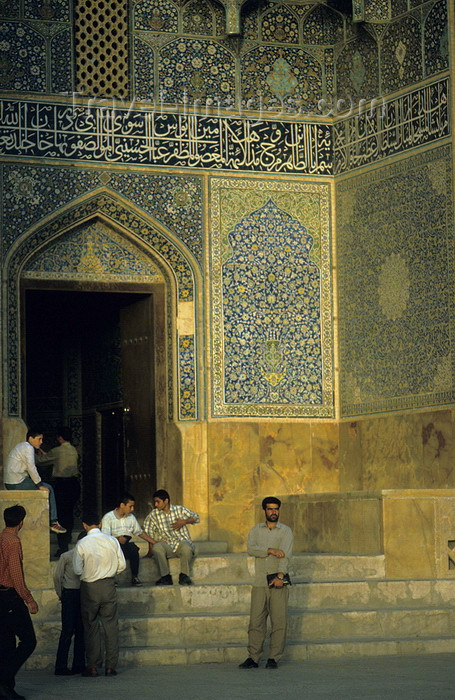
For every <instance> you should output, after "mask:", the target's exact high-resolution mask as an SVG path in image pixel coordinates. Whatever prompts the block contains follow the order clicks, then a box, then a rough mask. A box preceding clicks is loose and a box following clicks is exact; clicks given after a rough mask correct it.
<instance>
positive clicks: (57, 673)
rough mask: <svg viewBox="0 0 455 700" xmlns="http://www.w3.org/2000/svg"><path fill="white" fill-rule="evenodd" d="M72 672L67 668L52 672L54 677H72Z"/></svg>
mask: <svg viewBox="0 0 455 700" xmlns="http://www.w3.org/2000/svg"><path fill="white" fill-rule="evenodd" d="M72 675H73V671H70V670H69V668H56V669H55V671H54V676H72Z"/></svg>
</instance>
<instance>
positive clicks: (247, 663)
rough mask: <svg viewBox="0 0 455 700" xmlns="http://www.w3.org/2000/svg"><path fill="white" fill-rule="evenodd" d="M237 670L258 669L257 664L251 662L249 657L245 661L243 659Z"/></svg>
mask: <svg viewBox="0 0 455 700" xmlns="http://www.w3.org/2000/svg"><path fill="white" fill-rule="evenodd" d="M239 668H258V664H257V663H256V661H253V659H252V658H251V656H249V657H248V658H247V659H245V661H244V662H243V664H239Z"/></svg>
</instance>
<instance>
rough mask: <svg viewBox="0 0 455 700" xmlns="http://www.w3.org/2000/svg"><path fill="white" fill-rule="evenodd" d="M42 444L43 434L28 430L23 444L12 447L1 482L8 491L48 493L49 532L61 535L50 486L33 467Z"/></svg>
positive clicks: (62, 529)
mask: <svg viewBox="0 0 455 700" xmlns="http://www.w3.org/2000/svg"><path fill="white" fill-rule="evenodd" d="M42 442H43V433H40V432H39V430H33V429H32V430H29V431H28V432H27V435H26V438H25V442H20V443H19V444H18V445H16V447H14V448H13V449H12V450H11V452H10V453H9V455H8V458H7V460H6V466H5V471H4V473H3V481H4V483H5V488H6V489H8V490H9V491H33V490H34V489H40V490H41V491H47V492H48V493H49V510H50V521H51V530H52V532H56V533H57V534H58V535H63V534H64V533H65V532H66V530H65V528H64V527H62V526H61V525H60V523H59V522H58V520H57V503H56V501H55V494H54V489H53V488H52V486H51V485H50V484H45V483H44V482H43V481H41V477H40V475H39V474H38V470H37V468H36V465H35V450H39V449H40V447H41V445H42Z"/></svg>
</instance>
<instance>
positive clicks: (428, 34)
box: [424, 2, 449, 76]
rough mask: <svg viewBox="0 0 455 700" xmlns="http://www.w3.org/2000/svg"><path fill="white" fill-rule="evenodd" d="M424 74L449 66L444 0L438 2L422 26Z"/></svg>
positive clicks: (436, 71) (447, 29) (430, 73)
mask: <svg viewBox="0 0 455 700" xmlns="http://www.w3.org/2000/svg"><path fill="white" fill-rule="evenodd" d="M424 41H425V75H426V76H429V75H433V74H435V73H439V72H440V71H443V70H446V69H447V68H448V67H449V27H448V21H447V7H446V3H445V2H438V3H437V4H436V5H435V6H434V7H433V8H432V10H431V12H430V13H429V15H428V17H427V18H426V20H425V26H424Z"/></svg>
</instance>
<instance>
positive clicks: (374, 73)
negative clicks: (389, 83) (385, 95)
mask: <svg viewBox="0 0 455 700" xmlns="http://www.w3.org/2000/svg"><path fill="white" fill-rule="evenodd" d="M359 33H360V37H359V39H357V40H355V41H352V42H350V43H349V44H347V46H346V47H345V48H344V49H343V50H342V51H341V53H340V55H339V57H338V60H337V63H336V75H337V98H338V99H345V100H349V98H350V97H358V98H362V99H365V100H369V99H374V98H375V97H377V96H378V95H379V70H378V67H379V60H378V46H377V44H376V42H375V40H374V39H373V37H372V36H371V35H370V34H368V32H366V31H365V30H363V31H362V29H359Z"/></svg>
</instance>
